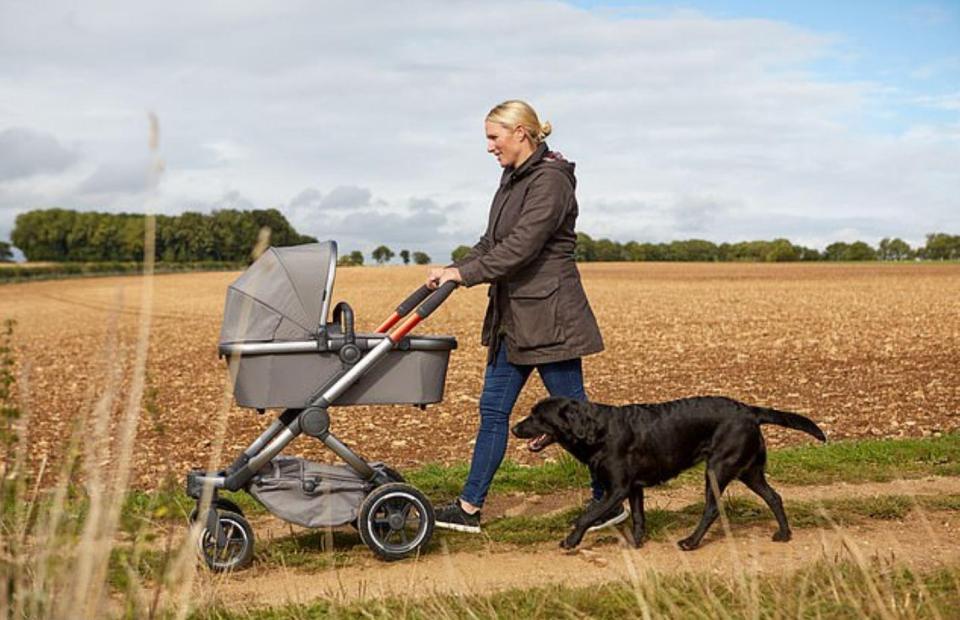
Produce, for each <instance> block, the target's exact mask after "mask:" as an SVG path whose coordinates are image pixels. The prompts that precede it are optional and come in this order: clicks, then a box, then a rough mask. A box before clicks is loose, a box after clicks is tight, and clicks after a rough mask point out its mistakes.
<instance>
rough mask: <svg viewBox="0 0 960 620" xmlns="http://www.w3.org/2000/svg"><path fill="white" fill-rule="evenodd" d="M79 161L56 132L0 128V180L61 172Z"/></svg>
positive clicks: (24, 128)
mask: <svg viewBox="0 0 960 620" xmlns="http://www.w3.org/2000/svg"><path fill="white" fill-rule="evenodd" d="M76 161H77V154H76V153H75V152H74V151H72V150H70V149H67V148H65V147H63V146H62V145H61V144H60V142H59V141H58V140H57V139H56V137H55V136H53V135H51V134H49V133H46V132H42V131H34V130H32V129H28V128H26V127H11V128H9V129H4V130H2V131H0V182H3V181H10V180H14V179H22V178H25V177H31V176H34V175H37V174H44V173H47V174H50V173H57V172H62V171H63V170H65V169H67V168H69V167H70V166H71V165H73V164H74V163H75V162H76Z"/></svg>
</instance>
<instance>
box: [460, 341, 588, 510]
mask: <svg viewBox="0 0 960 620" xmlns="http://www.w3.org/2000/svg"><path fill="white" fill-rule="evenodd" d="M499 349H500V350H499V351H498V352H497V356H496V359H494V361H493V363H491V364H488V365H487V371H486V374H485V375H484V377H483V393H482V394H481V395H480V429H479V430H478V431H477V443H476V445H475V446H474V447H473V459H472V460H471V461H470V473H469V474H468V475H467V483H466V485H465V486H464V487H463V493H461V494H460V498H461V499H463V501H465V502H468V503H470V504H473V505H474V506H483V502H484V500H485V499H486V498H487V491H488V490H489V489H490V483H491V482H492V481H493V475H494V474H495V473H496V472H497V469H498V468H499V467H500V463H501V462H502V461H503V455H504V454H505V453H506V451H507V435H508V433H509V432H510V412H511V411H513V405H514V404H515V403H516V402H517V397H518V396H520V390H522V389H523V386H524V384H525V383H526V382H527V377H529V376H530V373H531V372H533V369H534V368H536V369H537V372H539V373H540V378H541V379H542V380H543V384H544V386H546V388H547V391H548V392H549V393H550V395H551V396H566V397H567V398H573V399H575V400H587V395H586V393H585V392H584V390H583V367H582V365H581V362H580V358H576V359H572V360H565V361H562V362H554V363H551V364H539V365H537V366H527V365H518V364H511V363H510V362H508V361H507V347H506V345H505V344H503V343H501V345H500V347H499ZM592 487H593V497H594V498H596V499H600V497H601V496H602V495H603V489H602V488H601V487H600V486H599V485H598V484H597V482H596V481H595V480H594V481H593V482H592Z"/></svg>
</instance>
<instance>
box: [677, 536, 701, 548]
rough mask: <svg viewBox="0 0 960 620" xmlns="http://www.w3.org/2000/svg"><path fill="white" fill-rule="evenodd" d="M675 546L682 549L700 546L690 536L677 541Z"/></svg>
mask: <svg viewBox="0 0 960 620" xmlns="http://www.w3.org/2000/svg"><path fill="white" fill-rule="evenodd" d="M677 546H678V547H680V548H681V549H683V550H684V551H693V550H694V549H696V548H697V547H699V546H700V543H699V542H697V541H695V540H693V539H692V538H684V539H683V540H678V541H677Z"/></svg>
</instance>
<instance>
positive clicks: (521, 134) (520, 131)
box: [513, 125, 530, 142]
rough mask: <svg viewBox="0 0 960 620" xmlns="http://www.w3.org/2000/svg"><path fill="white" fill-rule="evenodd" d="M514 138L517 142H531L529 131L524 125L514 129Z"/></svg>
mask: <svg viewBox="0 0 960 620" xmlns="http://www.w3.org/2000/svg"><path fill="white" fill-rule="evenodd" d="M513 138H514V139H515V140H516V141H517V142H523V141H524V140H529V139H530V136H529V135H528V134H527V130H526V129H524V128H523V126H522V125H517V126H516V127H514V128H513Z"/></svg>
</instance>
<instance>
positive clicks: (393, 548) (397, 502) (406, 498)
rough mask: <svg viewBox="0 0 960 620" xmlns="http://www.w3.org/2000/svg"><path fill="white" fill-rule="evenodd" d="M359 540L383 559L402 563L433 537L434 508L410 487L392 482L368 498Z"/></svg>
mask: <svg viewBox="0 0 960 620" xmlns="http://www.w3.org/2000/svg"><path fill="white" fill-rule="evenodd" d="M357 522H358V525H359V527H358V529H359V531H360V540H362V541H363V542H364V544H365V545H367V546H368V547H370V549H371V550H372V551H373V552H374V553H375V554H376V555H377V556H379V557H380V558H382V559H384V560H399V559H401V558H405V557H407V556H409V555H411V554H414V553H416V552H418V551H419V550H420V549H422V548H423V547H425V546H426V544H427V543H428V542H430V537H431V536H432V535H433V524H434V516H433V506H431V505H430V501H429V500H428V499H427V498H426V497H425V496H424V495H423V493H421V492H420V491H418V490H417V489H416V488H415V487H412V486H410V485H409V484H403V483H399V482H393V483H390V484H385V485H383V486H379V487H377V488H376V489H374V490H373V491H371V492H370V494H369V495H367V496H366V497H365V498H364V500H363V504H361V506H360V516H359V517H358V518H357Z"/></svg>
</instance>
